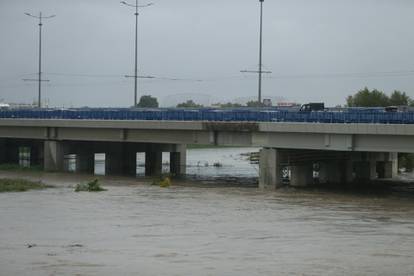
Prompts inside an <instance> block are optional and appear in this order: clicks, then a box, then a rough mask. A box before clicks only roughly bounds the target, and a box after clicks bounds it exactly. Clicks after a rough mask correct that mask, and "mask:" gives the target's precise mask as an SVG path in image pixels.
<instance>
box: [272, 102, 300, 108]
mask: <svg viewBox="0 0 414 276" xmlns="http://www.w3.org/2000/svg"><path fill="white" fill-rule="evenodd" d="M276 106H277V107H296V106H300V104H298V103H295V102H278V103H277V104H276Z"/></svg>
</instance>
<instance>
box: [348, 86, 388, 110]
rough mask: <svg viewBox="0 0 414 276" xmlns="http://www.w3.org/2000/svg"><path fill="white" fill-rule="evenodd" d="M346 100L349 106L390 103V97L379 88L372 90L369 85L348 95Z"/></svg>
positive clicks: (371, 105) (370, 105) (372, 105)
mask: <svg viewBox="0 0 414 276" xmlns="http://www.w3.org/2000/svg"><path fill="white" fill-rule="evenodd" d="M346 101H347V105H348V106H349V107H379V106H389V105H390V99H389V97H388V96H387V95H386V94H385V93H384V92H382V91H379V90H377V89H374V90H372V91H370V90H369V89H368V88H367V87H365V88H364V89H363V90H360V91H359V92H358V93H356V94H355V95H353V96H348V98H347V99H346Z"/></svg>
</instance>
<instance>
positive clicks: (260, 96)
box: [240, 0, 272, 104]
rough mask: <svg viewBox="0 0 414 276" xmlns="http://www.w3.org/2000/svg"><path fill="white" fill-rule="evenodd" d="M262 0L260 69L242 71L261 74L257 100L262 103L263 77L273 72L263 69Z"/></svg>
mask: <svg viewBox="0 0 414 276" xmlns="http://www.w3.org/2000/svg"><path fill="white" fill-rule="evenodd" d="M259 2H260V39H259V70H257V71H256V70H242V71H240V72H242V73H255V74H259V89H258V96H257V102H258V103H259V104H261V103H262V77H263V74H271V73H272V72H271V71H263V2H264V0H259Z"/></svg>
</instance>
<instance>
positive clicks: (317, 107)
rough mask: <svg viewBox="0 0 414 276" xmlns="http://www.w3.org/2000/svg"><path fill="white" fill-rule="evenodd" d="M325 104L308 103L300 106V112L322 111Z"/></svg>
mask: <svg viewBox="0 0 414 276" xmlns="http://www.w3.org/2000/svg"><path fill="white" fill-rule="evenodd" d="M324 110H325V103H308V104H304V105H302V106H301V108H300V110H299V111H301V112H311V111H324Z"/></svg>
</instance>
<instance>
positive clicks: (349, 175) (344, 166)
mask: <svg viewBox="0 0 414 276" xmlns="http://www.w3.org/2000/svg"><path fill="white" fill-rule="evenodd" d="M340 170H341V175H342V179H341V181H342V182H343V183H352V182H353V181H354V162H353V161H352V160H351V159H349V160H344V161H343V162H341V164H340Z"/></svg>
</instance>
